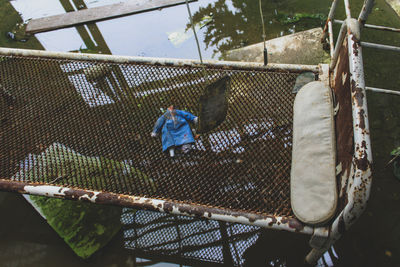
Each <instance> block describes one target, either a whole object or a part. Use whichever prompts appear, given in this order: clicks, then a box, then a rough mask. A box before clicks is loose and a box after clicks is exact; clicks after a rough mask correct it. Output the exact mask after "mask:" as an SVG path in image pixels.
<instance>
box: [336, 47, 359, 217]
mask: <svg viewBox="0 0 400 267" xmlns="http://www.w3.org/2000/svg"><path fill="white" fill-rule="evenodd" d="M348 58H349V53H348V49H347V40H344V43H343V44H342V45H341V46H340V51H339V59H338V62H339V64H338V65H337V66H336V68H335V70H334V72H333V77H332V78H333V79H332V88H333V90H334V93H335V100H336V105H339V110H338V113H337V114H336V119H335V127H336V129H335V131H336V151H337V154H336V155H337V163H338V164H341V166H342V172H341V173H340V175H339V177H338V185H337V188H339V189H340V192H339V202H338V210H343V208H344V206H345V205H346V204H347V194H346V190H347V183H348V178H349V177H348V175H349V174H350V168H351V164H352V159H353V154H354V142H353V117H352V106H351V92H350V70H349V60H348Z"/></svg>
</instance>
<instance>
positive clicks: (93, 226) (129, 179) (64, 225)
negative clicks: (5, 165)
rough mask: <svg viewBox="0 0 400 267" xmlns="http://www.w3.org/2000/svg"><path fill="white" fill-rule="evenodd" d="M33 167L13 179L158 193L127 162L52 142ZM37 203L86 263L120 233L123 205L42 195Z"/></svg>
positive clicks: (31, 163)
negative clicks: (91, 154) (84, 153)
mask: <svg viewBox="0 0 400 267" xmlns="http://www.w3.org/2000/svg"><path fill="white" fill-rule="evenodd" d="M25 162H29V164H28V165H29V166H28V168H25V169H22V170H21V171H19V172H18V173H17V174H16V175H14V176H13V177H12V179H13V180H28V181H34V182H41V183H45V184H51V185H58V186H65V187H72V188H76V187H78V188H81V189H87V190H98V191H107V189H109V188H111V189H113V190H114V192H115V191H116V190H118V192H134V194H143V192H154V190H155V185H154V183H153V180H152V179H151V178H149V177H148V176H147V175H146V174H144V173H143V172H141V171H140V170H139V169H137V168H135V167H133V166H132V165H131V164H128V163H126V162H121V161H116V160H113V159H110V158H106V157H101V156H91V157H89V156H85V155H82V154H80V153H78V152H76V151H74V150H73V149H71V148H69V147H67V146H65V145H63V144H60V143H53V144H52V145H50V146H49V147H47V148H46V149H45V150H44V151H43V152H42V153H40V154H39V155H29V156H28V157H27V158H26V159H25ZM30 199H31V201H32V202H33V203H32V204H33V205H34V206H35V208H37V210H38V211H39V212H40V213H41V215H42V216H43V217H44V218H46V220H47V222H48V223H49V225H50V226H51V227H52V228H53V229H54V230H55V231H56V232H57V233H58V234H59V235H60V237H61V238H63V239H64V241H65V242H66V243H67V244H68V245H69V246H70V247H71V248H72V250H73V251H74V252H75V253H76V254H77V255H78V256H79V257H82V258H84V259H86V258H88V257H90V256H91V255H92V254H93V253H95V252H96V251H98V250H99V249H100V248H102V247H104V246H105V245H106V244H107V243H108V242H109V241H110V240H111V239H112V237H113V236H114V235H115V234H116V233H117V232H118V231H119V230H120V228H121V223H120V218H121V213H122V208H121V207H114V206H104V205H95V204H93V203H88V202H82V201H71V200H63V199H57V198H47V197H42V196H31V197H30Z"/></svg>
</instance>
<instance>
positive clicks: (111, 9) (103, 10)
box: [26, 0, 197, 34]
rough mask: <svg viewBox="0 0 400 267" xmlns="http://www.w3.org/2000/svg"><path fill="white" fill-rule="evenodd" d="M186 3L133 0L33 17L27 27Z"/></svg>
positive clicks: (58, 26)
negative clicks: (37, 17)
mask: <svg viewBox="0 0 400 267" xmlns="http://www.w3.org/2000/svg"><path fill="white" fill-rule="evenodd" d="M194 1H197V0H189V2H194ZM185 3H186V1H185V0H133V1H129V2H124V3H118V4H113V5H107V6H100V7H94V8H89V9H82V10H78V11H75V12H68V13H65V14H60V15H54V16H49V17H44V18H39V19H33V20H31V21H29V23H28V25H27V27H26V33H31V34H32V33H39V32H46V31H52V30H56V29H61V28H66V27H71V26H76V25H79V24H83V23H87V22H95V21H100V20H107V19H112V18H117V17H122V16H127V15H132V14H137V13H142V12H147V11H152V10H156V9H159V8H165V7H171V6H176V5H181V4H185Z"/></svg>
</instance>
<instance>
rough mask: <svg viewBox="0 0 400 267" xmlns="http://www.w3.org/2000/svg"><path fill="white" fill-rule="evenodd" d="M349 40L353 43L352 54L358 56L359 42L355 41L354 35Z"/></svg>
mask: <svg viewBox="0 0 400 267" xmlns="http://www.w3.org/2000/svg"><path fill="white" fill-rule="evenodd" d="M351 40H352V41H353V54H354V55H355V56H356V57H357V56H358V48H359V47H360V45H361V44H360V41H359V40H357V39H356V37H355V36H354V35H352V37H351Z"/></svg>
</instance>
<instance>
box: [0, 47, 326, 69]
mask: <svg viewBox="0 0 400 267" xmlns="http://www.w3.org/2000/svg"><path fill="white" fill-rule="evenodd" d="M0 55H4V56H23V57H44V58H53V59H71V60H85V61H98V62H105V63H122V64H123V63H138V64H147V65H156V66H157V65H160V66H184V67H185V66H186V67H206V68H207V67H214V68H221V69H228V70H235V69H249V70H265V71H277V72H294V73H298V72H304V71H312V72H316V73H317V72H318V66H317V65H297V64H296V65H295V64H268V65H267V66H264V64H262V63H255V62H238V61H217V60H204V61H203V63H204V64H202V63H201V62H200V61H199V60H191V59H172V58H152V57H134V56H115V55H100V54H83V53H65V52H51V51H41V50H29V49H14V48H0Z"/></svg>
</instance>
